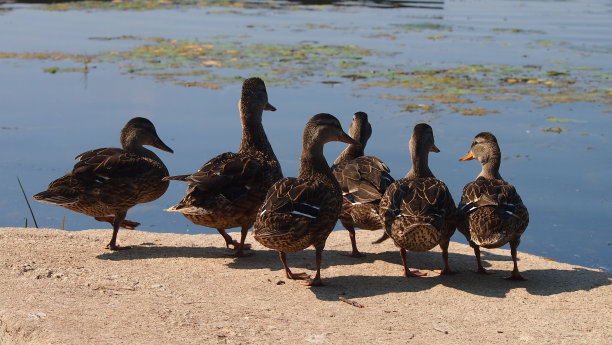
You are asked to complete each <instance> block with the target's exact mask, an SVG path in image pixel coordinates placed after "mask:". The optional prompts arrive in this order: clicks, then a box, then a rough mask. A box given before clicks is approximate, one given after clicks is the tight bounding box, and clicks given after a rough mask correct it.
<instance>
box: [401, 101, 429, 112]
mask: <svg viewBox="0 0 612 345" xmlns="http://www.w3.org/2000/svg"><path fill="white" fill-rule="evenodd" d="M401 107H402V108H403V109H404V110H405V111H409V112H413V111H415V110H423V111H431V109H432V108H433V107H432V106H431V105H429V104H417V103H410V104H402V105H401Z"/></svg>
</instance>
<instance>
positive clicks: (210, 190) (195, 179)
mask: <svg viewBox="0 0 612 345" xmlns="http://www.w3.org/2000/svg"><path fill="white" fill-rule="evenodd" d="M239 109H240V121H241V123H242V140H241V142H240V148H239V149H238V153H233V152H226V153H223V154H220V155H218V156H217V157H215V158H213V159H211V160H210V161H208V162H207V163H206V164H204V165H203V166H202V167H201V168H200V170H198V172H196V173H194V174H191V175H182V176H171V177H168V178H167V179H168V180H180V181H185V182H186V183H187V194H186V195H185V196H184V197H183V199H182V200H181V201H180V202H179V203H178V204H177V205H175V206H172V207H170V208H169V209H167V210H166V211H170V212H180V213H182V214H183V215H184V216H185V217H187V219H189V220H190V221H192V222H193V223H194V224H198V225H204V226H207V227H210V228H216V229H217V230H218V231H219V233H220V234H221V235H222V236H223V238H224V239H225V243H226V246H227V247H229V246H230V245H232V246H234V248H235V252H234V253H233V255H234V256H243V255H245V254H244V252H243V250H245V249H249V248H250V245H247V244H245V243H244V241H245V239H246V236H247V233H248V230H249V228H250V227H251V226H252V225H253V222H255V216H256V214H257V210H258V209H259V207H260V206H261V203H262V202H263V201H264V198H265V196H266V192H267V191H268V189H269V188H270V186H272V184H273V183H274V182H276V181H278V180H280V179H281V178H282V177H283V172H282V171H281V166H280V164H279V162H278V159H277V158H276V155H275V154H274V151H272V146H271V145H270V142H269V141H268V137H267V136H266V132H265V131H264V128H263V125H262V123H261V117H262V113H263V111H264V110H270V111H275V110H276V108H274V107H273V106H272V105H270V103H268V94H267V92H266V85H265V84H264V82H263V80H261V79H259V78H249V79H247V80H245V81H244V83H243V85H242V95H241V97H240V103H239ZM238 226H239V227H241V236H240V242H237V241H235V240H233V239H232V237H231V236H230V235H228V234H227V233H226V232H225V229H229V228H234V227H238Z"/></svg>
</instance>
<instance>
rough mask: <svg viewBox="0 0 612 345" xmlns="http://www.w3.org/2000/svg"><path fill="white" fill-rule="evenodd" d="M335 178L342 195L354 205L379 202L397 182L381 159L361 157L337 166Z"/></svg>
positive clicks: (334, 170) (334, 171) (334, 169)
mask: <svg viewBox="0 0 612 345" xmlns="http://www.w3.org/2000/svg"><path fill="white" fill-rule="evenodd" d="M332 171H333V173H334V176H335V177H336V179H337V180H338V183H339V184H340V187H341V188H342V195H343V196H344V197H345V198H346V199H347V200H349V201H350V202H351V203H352V204H363V203H368V202H378V201H380V199H381V198H382V196H383V194H384V193H385V191H386V190H387V188H388V187H389V186H390V185H391V184H392V183H393V182H394V181H395V180H394V179H393V177H392V176H391V175H390V174H389V172H390V170H389V167H388V166H387V165H386V164H385V163H384V162H383V161H381V160H380V159H378V158H376V157H372V156H361V157H358V158H355V159H353V160H350V161H348V162H342V163H340V164H338V165H335V166H334V167H333V169H332Z"/></svg>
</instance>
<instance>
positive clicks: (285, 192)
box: [253, 178, 341, 237]
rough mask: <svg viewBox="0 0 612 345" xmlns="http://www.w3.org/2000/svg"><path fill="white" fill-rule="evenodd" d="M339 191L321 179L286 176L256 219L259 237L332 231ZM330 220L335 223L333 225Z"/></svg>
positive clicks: (272, 191) (255, 229)
mask: <svg viewBox="0 0 612 345" xmlns="http://www.w3.org/2000/svg"><path fill="white" fill-rule="evenodd" d="M340 206H341V199H340V196H339V193H337V192H336V191H334V189H332V188H330V186H329V185H327V184H325V183H322V182H319V181H315V182H313V181H307V180H302V179H296V178H285V179H282V180H281V181H279V182H277V183H276V184H274V185H273V186H272V187H271V188H270V190H269V191H268V194H267V196H266V200H265V202H264V204H263V205H262V206H261V208H260V210H259V213H258V215H257V220H256V222H255V228H254V230H253V231H254V233H256V236H258V237H274V236H283V235H286V234H288V233H292V236H293V237H302V236H306V235H307V234H309V233H311V234H314V233H317V232H328V231H329V232H331V230H332V228H333V224H335V222H336V221H337V219H338V215H339V212H340ZM329 223H333V224H332V226H331V227H330V226H329Z"/></svg>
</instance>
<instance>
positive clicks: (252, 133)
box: [238, 109, 276, 160]
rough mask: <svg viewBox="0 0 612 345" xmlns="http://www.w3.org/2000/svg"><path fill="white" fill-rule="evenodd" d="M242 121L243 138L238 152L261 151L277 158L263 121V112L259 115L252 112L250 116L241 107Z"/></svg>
mask: <svg viewBox="0 0 612 345" xmlns="http://www.w3.org/2000/svg"><path fill="white" fill-rule="evenodd" d="M240 121H241V122H242V138H241V140H240V149H239V150H238V152H239V153H255V152H261V153H263V154H264V155H267V156H269V157H271V158H273V159H275V160H276V156H275V155H274V151H273V150H272V146H271V145H270V142H269V141H268V137H267V136H266V132H265V131H264V128H263V124H262V123H261V112H260V113H259V114H257V115H255V114H251V115H250V116H245V112H244V110H243V109H241V116H240Z"/></svg>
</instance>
